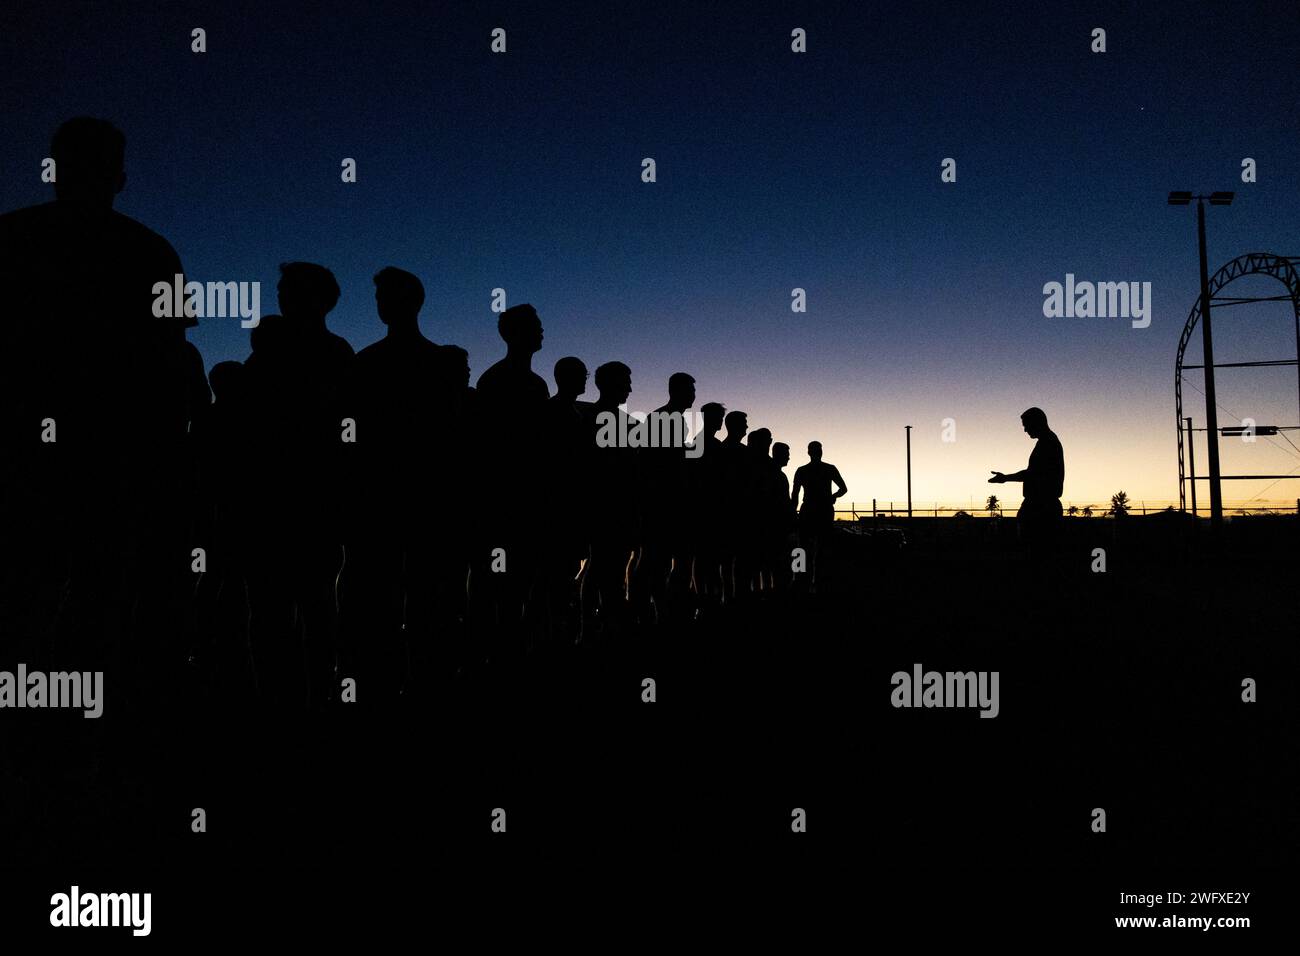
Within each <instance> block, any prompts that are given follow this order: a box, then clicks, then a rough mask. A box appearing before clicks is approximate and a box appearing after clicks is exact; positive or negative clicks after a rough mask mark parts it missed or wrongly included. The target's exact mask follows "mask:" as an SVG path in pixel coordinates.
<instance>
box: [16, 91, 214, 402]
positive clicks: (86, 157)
mask: <svg viewBox="0 0 1300 956" xmlns="http://www.w3.org/2000/svg"><path fill="white" fill-rule="evenodd" d="M125 150H126V138H125V137H124V136H123V134H122V133H121V131H120V130H118V129H117V128H116V127H114V126H113V125H112V124H111V123H109V122H107V121H105V120H101V119H93V118H90V117H77V118H75V119H71V120H68V121H67V122H66V123H64V124H63V125H62V126H60V127H59V129H58V130H57V131H56V132H55V134H54V137H53V140H52V142H51V147H50V153H51V158H52V159H53V160H54V162H55V167H54V169H55V181H54V191H55V197H56V198H55V200H54V201H53V202H47V203H43V204H41V205H38V206H33V207H29V208H27V209H21V210H17V211H14V212H10V213H7V214H5V215H3V216H0V301H3V307H4V309H5V310H6V312H7V313H8V314H9V315H10V316H13V317H15V319H14V320H13V321H11V322H9V323H6V332H5V337H6V340H7V344H8V346H10V347H8V348H0V351H4V352H6V353H7V355H8V357H9V359H10V360H13V361H16V362H20V363H21V364H20V365H19V366H16V367H13V368H10V369H7V371H9V372H11V373H12V374H9V375H4V376H0V377H4V378H7V379H9V381H10V382H11V386H12V383H14V382H23V383H25V384H24V385H23V386H21V391H23V392H24V393H25V398H24V401H27V402H28V403H40V402H42V401H49V402H51V403H53V404H52V405H51V406H50V407H53V405H57V406H59V407H62V408H64V409H67V410H70V411H73V412H74V414H77V415H82V414H87V415H93V416H95V417H99V418H102V417H103V416H105V415H111V414H114V412H112V411H111V409H112V408H113V407H114V406H115V405H119V404H120V403H121V402H124V401H140V402H145V403H147V404H149V406H150V407H153V408H154V410H155V411H158V410H162V411H164V412H165V413H166V414H169V415H170V414H174V409H175V407H177V406H180V405H183V404H185V402H186V394H185V381H186V379H185V376H184V374H183V372H181V374H178V372H180V371H181V370H183V369H185V368H187V367H188V365H189V364H190V363H189V361H188V357H187V356H186V355H184V354H183V351H182V349H183V346H182V343H183V341H184V330H185V328H186V327H190V326H194V325H196V324H197V322H196V321H195V319H194V318H193V317H191V316H188V315H187V314H186V310H185V308H184V305H183V302H177V301H176V300H177V298H178V296H177V295H175V294H174V293H173V291H172V290H173V289H175V287H176V283H177V282H182V283H183V281H184V280H183V279H182V278H181V275H182V268H181V262H180V257H179V256H178V255H177V254H176V251H175V249H173V248H172V246H171V244H170V243H168V242H167V240H166V239H164V238H163V237H162V236H160V235H159V234H158V233H156V232H154V231H153V230H151V229H149V228H148V227H146V226H144V225H143V224H141V223H139V222H137V221H136V220H134V219H132V218H130V217H129V216H125V215H123V214H122V213H120V212H117V211H115V210H114V209H113V203H114V201H115V200H116V197H117V195H118V194H119V193H120V192H121V191H122V189H123V188H124V186H125V184H126V171H125ZM159 284H161V286H162V287H164V288H165V289H166V290H167V291H166V292H163V293H162V294H160V293H159V292H157V291H155V288H156V287H159ZM177 306H180V308H179V310H178V309H177ZM20 356H21V358H19V357H20ZM5 364H6V365H9V364H10V363H9V362H6V363H5ZM123 367H131V368H133V369H135V370H136V371H135V373H134V375H133V380H132V381H130V382H122V381H113V380H111V379H112V377H114V376H116V375H117V374H118V370H120V369H121V368H123ZM106 377H108V378H106ZM163 406H165V407H163Z"/></svg>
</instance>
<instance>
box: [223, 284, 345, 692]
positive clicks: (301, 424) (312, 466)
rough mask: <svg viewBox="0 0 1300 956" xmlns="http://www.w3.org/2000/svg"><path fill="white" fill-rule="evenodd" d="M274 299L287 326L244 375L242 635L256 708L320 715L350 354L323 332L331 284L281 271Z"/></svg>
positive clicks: (328, 672) (332, 650) (327, 681)
mask: <svg viewBox="0 0 1300 956" xmlns="http://www.w3.org/2000/svg"><path fill="white" fill-rule="evenodd" d="M277 288H278V292H279V304H280V311H281V313H283V318H282V319H279V320H272V322H271V324H270V325H269V326H268V328H267V329H266V330H264V331H265V334H264V335H262V336H256V332H257V331H258V330H257V329H255V330H254V333H255V338H254V344H255V346H256V347H255V348H254V349H253V354H252V355H250V356H249V358H248V360H247V361H246V362H245V363H244V364H245V368H246V375H247V379H248V391H249V408H250V438H251V439H252V442H253V445H254V453H255V454H256V456H257V461H258V468H257V470H256V473H255V479H254V480H255V481H257V491H256V494H255V495H254V497H253V501H252V503H251V505H250V508H249V521H248V531H249V535H250V540H249V542H248V545H247V549H248V555H249V561H248V598H249V633H250V641H251V645H252V652H253V661H254V665H255V668H256V674H257V682H258V691H259V694H260V695H261V696H262V697H263V699H265V700H266V701H268V702H269V703H272V704H274V705H276V706H281V705H287V706H290V707H293V708H295V709H296V708H299V707H301V706H303V705H304V704H305V703H307V702H310V706H311V707H313V708H318V707H321V706H324V705H325V703H326V702H327V701H328V700H329V699H330V698H331V697H332V696H333V693H332V691H333V683H334V682H333V669H334V658H335V654H336V651H337V630H338V628H337V624H338V622H337V604H336V597H335V581H336V579H337V577H338V573H339V569H340V567H341V566H342V563H343V548H342V538H343V528H342V517H343V516H342V513H341V506H340V500H341V491H342V488H341V485H342V481H341V479H342V474H341V469H342V467H343V463H344V458H343V456H342V450H343V439H344V436H345V430H344V425H343V418H344V416H343V414H342V406H341V401H342V395H341V391H342V388H343V385H344V382H345V380H346V376H347V374H348V372H349V367H350V365H351V362H352V358H353V352H352V347H351V346H350V345H349V344H348V343H347V340H346V339H344V338H342V337H341V336H338V335H335V334H334V333H332V332H330V331H329V329H328V328H327V327H326V325H325V316H326V315H328V314H329V312H330V311H331V310H332V309H333V308H334V306H335V305H336V304H337V303H338V299H339V286H338V282H337V281H336V280H335V278H334V275H333V273H331V272H330V271H329V270H328V269H326V268H325V267H324V266H320V265H316V264H314V263H309V262H290V263H285V264H284V265H281V266H280V282H279V285H278V287H277ZM265 321H266V320H265V319H264V320H263V322H265ZM359 696H360V695H359V694H358V699H359Z"/></svg>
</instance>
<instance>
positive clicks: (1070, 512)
mask: <svg viewBox="0 0 1300 956" xmlns="http://www.w3.org/2000/svg"><path fill="white" fill-rule="evenodd" d="M1065 513H1066V514H1067V515H1069V516H1070V517H1071V518H1073V517H1074V516H1075V515H1077V514H1078V513H1079V509H1078V508H1077V507H1075V506H1074V505H1070V507H1068V508H1066V509H1065Z"/></svg>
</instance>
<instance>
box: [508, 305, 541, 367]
mask: <svg viewBox="0 0 1300 956" xmlns="http://www.w3.org/2000/svg"><path fill="white" fill-rule="evenodd" d="M497 332H498V333H500V335H501V338H503V339H504V340H505V343H506V351H507V353H509V354H510V355H517V356H519V357H521V358H523V357H527V356H531V355H532V354H533V353H534V352H538V351H540V350H541V348H542V320H541V319H540V318H538V317H537V310H536V309H534V308H533V307H532V306H531V305H527V304H525V305H516V306H511V307H510V308H508V309H506V310H505V311H504V312H502V313H501V316H500V318H498V319H497Z"/></svg>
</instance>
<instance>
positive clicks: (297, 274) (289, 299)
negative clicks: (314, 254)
mask: <svg viewBox="0 0 1300 956" xmlns="http://www.w3.org/2000/svg"><path fill="white" fill-rule="evenodd" d="M276 292H277V293H278V294H279V300H280V312H281V313H282V314H283V315H284V317H285V318H286V319H288V320H289V321H290V322H295V323H306V324H311V325H314V324H317V323H320V324H323V323H324V322H325V316H326V315H327V314H328V313H329V311H330V310H331V309H333V308H334V306H336V305H337V304H338V301H339V284H338V281H337V280H336V279H335V278H334V273H332V272H330V271H329V270H328V269H326V268H325V267H324V266H318V265H316V264H315V263H314V262H285V263H282V264H281V265H280V283H279V285H277V286H276Z"/></svg>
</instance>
